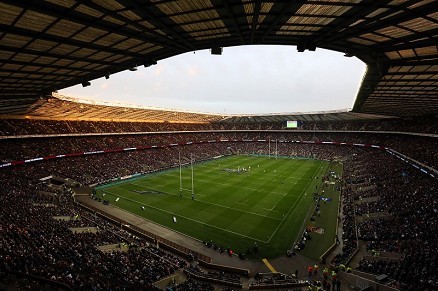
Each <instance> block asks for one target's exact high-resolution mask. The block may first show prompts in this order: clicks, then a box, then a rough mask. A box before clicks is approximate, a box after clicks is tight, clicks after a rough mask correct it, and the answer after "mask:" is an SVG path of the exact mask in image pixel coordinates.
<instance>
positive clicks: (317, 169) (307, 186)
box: [268, 167, 321, 242]
mask: <svg viewBox="0 0 438 291" xmlns="http://www.w3.org/2000/svg"><path fill="white" fill-rule="evenodd" d="M320 169H321V167H319V168H318V167H316V171H315V172H314V173H313V176H315V174H316V173H317V172H318V171H319V170H320ZM312 182H313V178H312V180H310V181H309V182H308V183H307V185H306V187H305V188H304V189H303V191H302V192H301V194H300V196H299V198H298V199H297V200H295V203H294V204H293V205H292V207H290V208H289V211H288V212H287V213H286V215H285V216H284V218H283V220H282V221H281V222H280V223H279V225H278V226H277V228H276V229H275V231H274V232H273V233H272V234H271V236H270V237H269V239H268V242H270V241H271V239H272V237H273V236H274V234H276V233H277V231H278V229H279V228H280V226H281V225H282V224H283V222H284V220H285V219H287V218H288V216H289V214H290V212H291V210H292V209H294V211H295V210H296V208H294V206H295V204H297V203H298V201H301V198H302V197H303V193H304V192H306V191H307V188H309V185H310V184H311V183H312ZM292 213H293V212H292Z"/></svg>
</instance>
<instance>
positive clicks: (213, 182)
mask: <svg viewBox="0 0 438 291" xmlns="http://www.w3.org/2000/svg"><path fill="white" fill-rule="evenodd" d="M196 180H197V181H201V182H204V183H210V184H217V185H226V186H236V185H235V184H229V183H222V182H215V181H209V180H202V179H196ZM237 187H239V188H240V189H247V190H252V191H257V190H260V189H259V188H251V187H243V186H237Z"/></svg>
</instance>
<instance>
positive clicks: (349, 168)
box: [333, 152, 438, 290]
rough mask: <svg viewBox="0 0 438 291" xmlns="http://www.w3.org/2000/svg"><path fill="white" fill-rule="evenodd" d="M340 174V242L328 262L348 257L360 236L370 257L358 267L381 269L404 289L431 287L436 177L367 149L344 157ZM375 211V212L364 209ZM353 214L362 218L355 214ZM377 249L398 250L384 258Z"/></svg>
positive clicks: (437, 282) (434, 280)
mask: <svg viewBox="0 0 438 291" xmlns="http://www.w3.org/2000/svg"><path fill="white" fill-rule="evenodd" d="M344 180H345V182H344V184H345V185H344V187H343V197H342V205H343V218H342V219H343V236H342V237H343V243H344V248H343V250H342V253H341V254H339V255H338V256H337V257H335V259H334V261H333V263H335V264H341V263H347V262H348V260H349V259H350V258H351V256H352V255H353V254H354V253H355V251H356V248H357V241H356V240H357V239H359V240H363V241H365V242H366V245H367V250H369V251H370V252H372V254H373V255H375V257H371V258H370V257H369V256H368V257H364V258H363V259H362V260H361V261H360V263H359V265H358V266H357V269H358V270H360V271H364V272H369V273H373V274H376V275H380V274H386V275H388V276H389V277H390V278H391V279H392V280H394V281H395V286H396V287H398V288H400V289H403V290H432V289H434V288H436V287H437V286H438V277H437V274H438V266H437V263H436V262H437V254H436V251H434V250H436V249H438V235H437V233H438V231H437V230H438V228H437V225H438V219H437V217H438V215H437V213H438V200H437V197H436V193H437V189H438V183H437V180H436V178H432V177H430V176H428V175H425V174H424V173H421V172H420V171H419V170H416V169H414V168H412V167H408V166H407V165H406V164H405V163H403V162H402V161H400V160H398V159H394V158H393V157H391V156H390V155H387V154H385V153H383V152H368V153H363V154H360V155H357V156H353V157H352V158H351V159H350V160H346V161H345V163H344ZM365 199H372V200H371V201H365ZM374 213H380V214H379V215H378V216H370V215H369V214H374ZM365 214H366V215H365ZM364 215H365V216H364ZM357 217H361V219H360V220H356V218H357ZM356 224H357V225H356ZM356 233H357V237H356ZM381 252H394V253H398V254H399V256H396V257H397V259H395V260H389V259H385V258H381V257H380V256H379V254H380V253H381Z"/></svg>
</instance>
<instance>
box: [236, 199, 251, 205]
mask: <svg viewBox="0 0 438 291" xmlns="http://www.w3.org/2000/svg"><path fill="white" fill-rule="evenodd" d="M248 200H249V199H246V200H245V201H243V202H236V203H237V204H240V205H246V202H248Z"/></svg>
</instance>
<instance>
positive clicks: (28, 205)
mask: <svg viewBox="0 0 438 291" xmlns="http://www.w3.org/2000/svg"><path fill="white" fill-rule="evenodd" d="M1 122H5V121H1ZM11 124H12V123H11ZM20 124H21V123H20ZM84 124H85V123H84ZM88 125H89V124H88ZM88 125H87V126H88ZM136 125H138V124H136ZM17 126H18V125H17ZM90 126H91V125H90ZM181 126H182V125H181ZM55 127H56V126H55ZM66 127H67V128H73V126H72V125H71V124H68V126H66ZM26 128H27V127H23V130H24V129H26ZM29 128H32V126H30V125H29ZM42 128H44V127H42ZM93 128H96V125H93ZM259 140H260V141H259ZM266 140H271V142H270V143H268V142H266ZM296 140H299V141H315V142H320V141H347V142H357V143H374V144H382V145H388V146H390V147H392V148H397V149H399V151H400V152H402V153H404V154H406V155H408V156H412V157H414V158H416V159H418V160H420V161H421V162H425V163H426V164H428V165H431V166H435V167H436V165H438V162H437V161H438V156H437V153H436V150H435V148H434V139H433V138H427V137H422V138H419V137H410V136H404V135H390V136H386V137H385V136H382V135H377V134H368V133H367V134H357V133H350V134H346V133H333V132H331V133H316V132H315V133H308V132H307V133H302V132H301V133H298V132H297V133H293V132H291V133H274V132H208V133H205V132H204V133H201V132H199V133H193V132H192V133H176V134H157V133H156V134H148V135H146V134H142V135H120V136H118V135H117V136H116V135H111V136H98V137H97V136H95V137H53V138H45V139H42V138H32V139H27V138H23V139H4V140H1V141H0V149H1V150H0V161H1V162H2V163H5V162H11V161H14V160H24V159H29V158H35V157H42V156H55V155H60V154H68V153H77V152H87V151H96V150H104V149H121V148H127V147H152V146H153V145H166V146H165V147H156V148H155V147H154V148H150V149H143V150H136V151H122V152H112V153H105V154H93V155H84V156H73V157H68V158H62V159H51V160H48V161H44V162H35V163H30V164H26V165H18V166H13V167H8V168H2V169H0V171H1V172H0V174H1V176H2V181H5V182H4V183H3V185H2V188H1V189H0V191H1V196H0V201H1V203H2V207H1V208H0V232H1V234H2V235H1V237H0V243H1V245H2V246H4V247H2V248H1V249H0V257H1V260H0V262H1V265H0V267H1V268H0V272H5V271H7V270H15V271H19V272H23V273H26V274H33V275H36V276H41V277H44V278H49V279H52V280H54V281H58V282H62V283H65V284H67V285H69V286H73V287H74V288H75V289H91V288H92V287H96V288H97V289H106V288H108V287H109V286H110V285H109V284H111V286H112V287H113V288H114V289H117V288H119V287H120V288H121V286H129V287H132V288H133V289H137V288H140V289H141V286H143V287H144V286H148V287H149V286H150V287H151V288H153V287H152V282H154V281H155V280H158V279H159V278H162V277H164V276H167V275H169V274H171V273H172V272H174V271H175V270H176V269H177V268H178V267H181V266H184V264H185V263H184V262H183V261H179V259H177V258H176V257H172V256H170V257H169V256H167V255H165V254H162V253H160V252H161V251H160V250H157V249H155V248H154V247H151V246H147V244H146V243H145V242H143V241H136V240H135V241H134V243H135V244H136V245H138V246H137V247H135V248H130V249H129V251H128V252H126V253H124V252H114V253H102V252H100V251H99V250H97V245H99V243H101V244H110V243H120V242H125V240H126V242H127V243H131V242H132V238H130V236H129V234H127V233H119V232H118V230H115V229H112V230H111V227H110V225H106V224H103V223H102V222H96V221H94V220H95V219H96V218H94V217H91V216H89V215H88V214H87V213H86V212H84V211H83V210H81V209H79V208H77V207H75V206H74V205H72V204H69V203H66V204H65V205H62V204H61V205H58V206H57V207H45V206H42V205H43V204H44V202H49V201H48V200H47V198H48V197H43V196H41V195H37V194H36V193H37V191H38V190H47V189H45V188H44V186H41V182H39V179H40V178H43V177H47V176H49V175H53V174H55V175H59V176H61V177H68V178H72V179H73V180H75V181H78V182H79V183H81V184H84V185H90V184H96V183H104V182H106V181H110V180H112V179H117V178H119V177H122V176H125V175H131V174H134V173H147V172H152V171H158V170H161V169H167V168H170V167H175V166H177V165H178V164H179V159H180V157H181V162H182V163H188V162H190V160H191V159H192V158H193V159H194V160H195V161H203V160H207V159H210V158H213V157H215V156H219V155H223V154H230V153H240V154H261V155H267V154H270V155H281V156H299V157H312V158H319V159H334V158H336V159H339V160H342V161H344V177H343V179H344V183H343V184H344V185H343V196H342V217H341V218H340V219H341V222H342V226H343V232H342V234H341V239H342V242H343V248H342V252H341V253H340V254H339V255H338V256H336V257H335V258H334V260H333V263H335V264H340V263H343V262H346V261H348V260H349V259H350V258H351V256H352V255H353V254H354V253H355V251H356V248H357V240H358V239H360V240H364V241H366V242H367V246H368V247H369V248H370V249H373V250H379V251H393V252H398V253H401V254H403V257H402V260H400V261H399V262H398V263H397V264H394V263H392V261H391V265H389V263H388V262H387V261H385V260H379V259H378V258H375V259H372V260H370V259H368V258H367V259H365V260H364V261H362V262H361V263H360V264H359V266H358V269H360V270H363V271H366V272H371V273H375V274H378V273H381V272H388V273H390V275H391V277H392V278H393V279H394V280H396V282H397V284H398V286H399V287H401V288H403V289H410V288H414V289H415V288H417V289H418V288H430V287H431V286H436V282H437V277H436V274H437V273H438V272H437V266H436V260H437V258H436V249H438V245H437V234H436V233H438V231H437V222H438V221H437V212H438V205H437V198H436V195H434V193H436V192H437V188H438V186H437V182H436V179H433V178H431V177H428V176H426V175H424V174H423V173H421V172H420V171H418V170H417V169H414V168H411V167H410V166H408V165H407V164H406V163H403V162H402V161H400V160H398V159H396V158H394V157H393V156H391V155H389V154H387V153H386V152H384V151H380V150H376V149H366V148H361V147H351V146H343V145H325V144H320V143H315V144H301V143H293V142H292V141H296ZM201 141H202V142H201ZM208 141H210V142H208ZM212 141H214V142H212ZM178 143H184V144H185V143H188V144H187V145H181V146H174V145H176V144H178ZM365 198H373V199H375V200H373V201H361V200H362V199H365ZM67 201H68V199H67ZM50 202H51V203H53V202H54V201H53V199H52V200H51V201H50ZM40 204H41V205H40ZM16 205H20V206H21V207H20V208H18V209H17V207H16ZM376 212H379V213H383V214H384V215H387V216H386V217H379V218H370V219H368V218H365V219H364V220H363V221H362V222H360V223H359V224H358V225H356V219H355V218H356V215H361V216H366V214H370V213H376ZM78 213H79V214H80V216H81V219H77V220H74V219H72V220H67V221H64V220H54V219H52V216H58V215H65V216H72V215H77V214H78ZM98 224H99V225H100V226H99V227H100V229H99V232H97V233H91V232H90V233H80V234H78V233H77V234H74V233H72V232H71V231H70V230H69V229H68V228H70V227H84V226H89V225H91V226H95V225H98ZM123 238H124V239H125V240H123ZM12 246H13V247H12ZM164 257H166V259H163V258H164ZM138 261H142V262H143V264H141V265H139V264H138ZM120 262H123V266H124V267H123V268H120ZM144 262H148V263H146V264H145V263H144ZM386 264H388V266H387V265H386ZM387 270H391V272H389V271H387ZM216 275H217V274H216ZM219 275H220V274H219ZM108 278H109V279H108ZM190 284H198V283H193V282H192V283H190V282H189V283H187V285H186V286H190ZM434 284H435V285H434ZM181 286H182V287H181V288H189V287H184V286H185V285H184V284H182V285H181ZM414 289H412V290H414ZM176 290H185V289H176Z"/></svg>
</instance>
